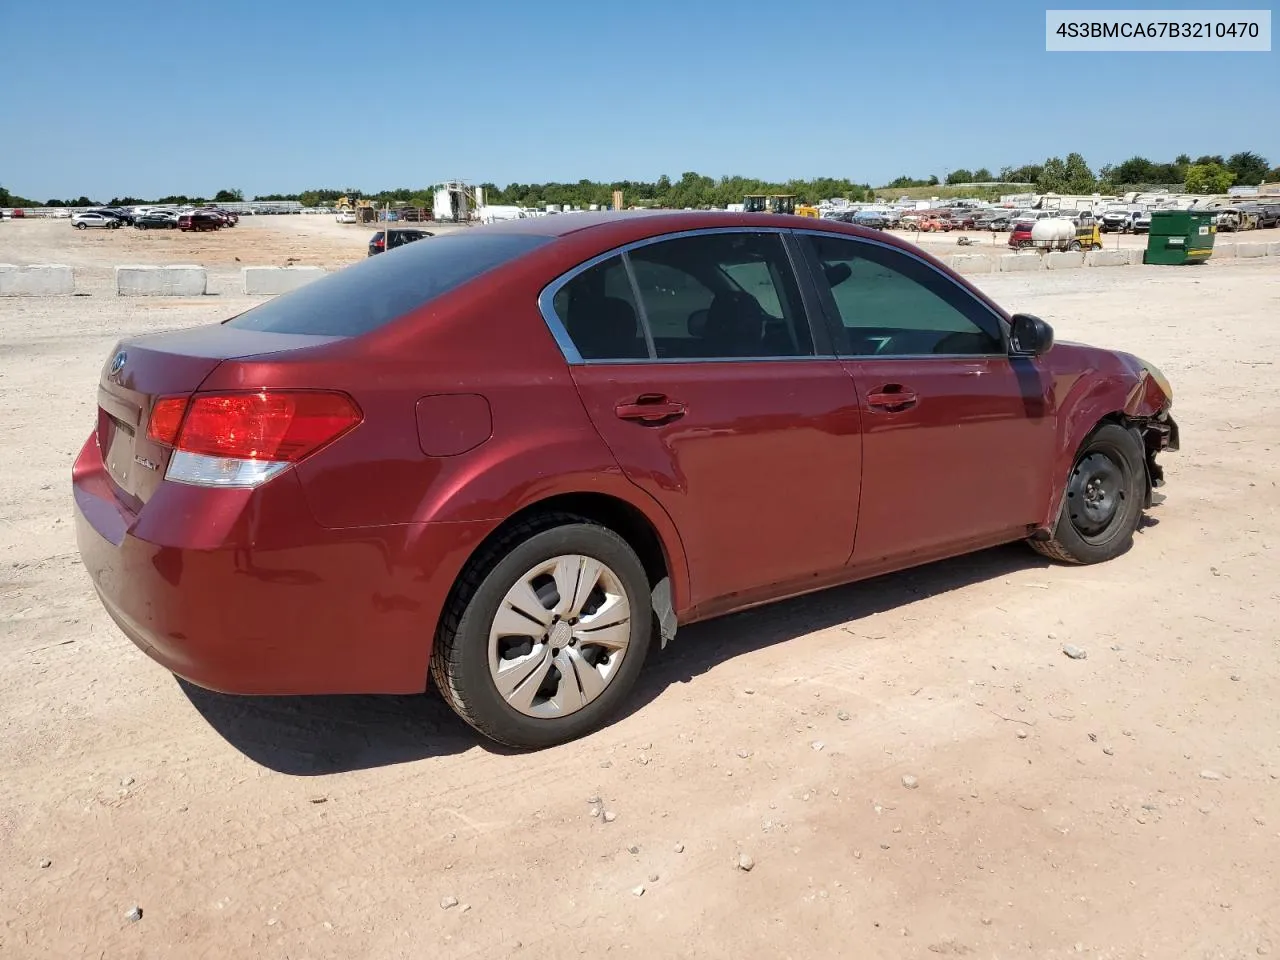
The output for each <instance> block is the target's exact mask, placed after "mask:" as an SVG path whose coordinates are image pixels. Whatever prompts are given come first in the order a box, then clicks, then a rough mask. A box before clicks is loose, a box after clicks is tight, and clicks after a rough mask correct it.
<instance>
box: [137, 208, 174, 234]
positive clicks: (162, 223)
mask: <svg viewBox="0 0 1280 960" xmlns="http://www.w3.org/2000/svg"><path fill="white" fill-rule="evenodd" d="M133 225H134V226H135V227H137V228H138V229H139V230H175V229H177V226H178V215H177V214H174V213H166V212H164V211H162V210H152V211H151V212H150V213H144V214H142V215H141V216H138V217H135V218H134V221H133Z"/></svg>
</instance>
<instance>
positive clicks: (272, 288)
mask: <svg viewBox="0 0 1280 960" xmlns="http://www.w3.org/2000/svg"><path fill="white" fill-rule="evenodd" d="M240 274H241V277H242V279H243V283H244V292H245V293H246V294H249V295H251V296H268V297H273V296H276V295H277V294H281V293H288V292H289V291H290V290H297V289H298V288H299V287H303V286H306V285H307V284H308V283H311V282H312V281H313V280H319V279H320V278H321V277H323V276H324V275H325V271H324V269H322V268H321V267H244V268H242V269H241V271H240Z"/></svg>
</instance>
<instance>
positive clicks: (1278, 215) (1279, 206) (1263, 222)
mask: <svg viewBox="0 0 1280 960" xmlns="http://www.w3.org/2000/svg"><path fill="white" fill-rule="evenodd" d="M1247 209H1248V210H1249V211H1250V212H1252V213H1256V214H1257V215H1258V227H1259V228H1260V229H1264V230H1269V229H1271V228H1273V227H1280V203H1252V204H1249V205H1248V207H1247Z"/></svg>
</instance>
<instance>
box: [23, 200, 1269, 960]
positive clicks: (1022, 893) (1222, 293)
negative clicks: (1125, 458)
mask: <svg viewBox="0 0 1280 960" xmlns="http://www.w3.org/2000/svg"><path fill="white" fill-rule="evenodd" d="M325 219H327V218H322V217H316V218H312V217H292V218H262V221H263V222H260V223H252V225H247V224H244V223H243V222H242V226H240V227H237V228H236V230H234V231H231V232H229V233H226V234H219V235H215V236H211V237H193V238H182V237H174V236H172V235H141V236H135V235H134V234H133V233H131V232H126V231H121V232H120V233H118V234H115V235H112V234H89V235H87V236H81V235H77V234H75V233H74V232H73V231H72V230H71V229H70V228H69V227H65V224H63V225H57V226H61V227H65V229H64V230H62V232H60V233H53V232H50V233H49V234H48V237H51V238H53V239H52V240H43V241H41V243H43V244H44V246H43V247H41V244H38V243H36V242H35V241H34V240H32V239H31V238H34V237H37V236H43V235H44V234H43V231H44V230H45V229H46V228H48V227H49V225H47V224H39V225H35V226H36V227H37V229H34V230H32V229H30V228H31V226H32V225H29V224H24V225H20V226H21V229H20V230H17V229H15V230H10V227H11V226H12V225H11V224H9V223H6V224H4V225H3V227H2V228H0V262H13V261H15V260H16V261H22V260H24V259H27V260H33V259H34V260H48V259H56V260H59V261H61V262H72V263H76V264H77V265H82V264H83V265H84V266H86V268H89V269H92V270H95V271H99V272H100V275H101V277H100V278H105V277H108V276H109V267H110V266H111V265H113V264H114V263H117V262H128V260H132V259H141V258H142V256H143V254H142V253H140V252H139V251H140V250H142V249H143V247H144V245H153V246H146V247H145V249H146V250H147V251H151V250H152V249H155V250H160V249H161V248H162V247H163V248H164V252H163V254H162V255H161V256H159V257H158V258H157V259H158V260H159V261H160V262H183V261H187V262H190V261H192V260H195V261H197V262H205V263H207V265H209V266H210V267H215V268H216V269H218V270H226V271H233V270H234V267H235V260H234V258H235V257H237V256H238V257H240V258H241V259H242V261H243V262H246V263H249V262H258V263H261V262H282V261H283V260H284V258H285V257H288V256H300V257H304V261H303V262H315V263H320V264H322V265H326V266H329V265H338V264H340V263H342V262H346V261H348V260H351V259H358V258H359V257H360V256H362V255H363V245H364V243H365V241H366V234H367V231H366V230H365V229H364V228H359V229H357V230H356V231H354V232H349V231H340V230H339V229H338V228H337V226H336V225H333V224H331V223H323V222H321V221H323V220H325ZM271 221H275V222H271ZM250 238H252V239H250ZM19 241H21V242H19ZM183 242H188V243H189V244H190V246H189V248H188V251H187V252H188V253H189V255H188V256H182V257H178V256H175V255H173V254H172V253H171V250H172V249H173V248H172V247H171V246H170V245H171V244H180V243H183ZM50 244H52V245H53V247H54V248H56V249H46V248H48V247H49V245H50ZM242 244H243V245H242ZM33 250H36V251H37V252H36V253H34V254H33V253H32V251H33ZM121 251H127V253H128V257H127V258H126V259H117V254H118V253H119V252H121ZM230 275H231V274H230V272H228V273H227V274H226V276H228V277H229V276H230ZM977 279H978V281H979V282H980V283H981V284H982V286H984V287H985V288H987V289H988V290H990V291H991V292H992V293H993V294H994V295H996V296H997V297H998V298H999V299H1000V300H1001V301H1002V302H1004V303H1005V304H1006V305H1008V306H1010V307H1013V308H1017V309H1025V310H1030V311H1033V312H1037V313H1039V314H1040V315H1042V316H1044V317H1045V318H1046V319H1048V320H1049V321H1050V322H1051V323H1053V324H1054V326H1055V328H1056V330H1057V332H1058V335H1059V337H1060V338H1062V339H1083V340H1088V341H1091V342H1094V343H1097V344H1100V345H1104V346H1110V347H1117V348H1123V349H1127V350H1131V351H1134V352H1136V353H1138V354H1140V355H1142V356H1145V357H1146V358H1148V359H1150V360H1151V361H1153V362H1155V363H1157V364H1158V365H1159V366H1161V367H1162V368H1163V370H1164V371H1165V373H1166V374H1168V376H1169V377H1170V378H1171V380H1172V381H1173V383H1174V386H1175V392H1176V402H1175V406H1174V410H1175V414H1176V415H1177V417H1178V419H1179V422H1180V425H1181V428H1182V442H1183V450H1182V452H1180V453H1176V454H1169V455H1166V456H1165V458H1164V463H1165V465H1166V469H1167V476H1168V485H1167V487H1166V488H1165V489H1164V493H1165V494H1166V499H1164V501H1163V502H1162V503H1160V504H1159V505H1158V506H1157V507H1155V508H1154V509H1152V510H1151V511H1150V513H1149V519H1148V521H1147V523H1146V525H1145V527H1144V528H1143V530H1142V532H1141V534H1140V535H1139V536H1138V538H1137V542H1136V545H1135V546H1134V548H1133V550H1132V551H1131V552H1129V553H1128V554H1127V555H1126V556H1124V557H1122V558H1120V559H1119V560H1117V561H1115V562H1113V563H1111V564H1108V565H1106V566H1103V567H1089V568H1067V567H1062V566H1056V565H1051V564H1049V563H1048V562H1046V561H1044V560H1043V559H1041V558H1039V557H1037V556H1036V555H1035V554H1033V553H1032V552H1031V551H1029V550H1027V549H1025V548H1023V547H1022V546H1020V545H1015V546H1010V547H1007V548H1002V549H998V550H992V551H988V552H985V553H982V554H978V555H975V556H971V557H967V558H963V559H958V560H954V561H949V562H945V563H940V564H935V565H932V566H929V567H926V568H922V569H918V570H915V571H911V572H908V573H903V574H899V575H895V576H890V577H885V578H881V579H880V580H877V581H875V582H871V583H865V584H861V585H854V586H851V587H847V588H843V589H838V590H833V591H829V592H826V593H822V594H818V595H815V596H811V597H808V598H805V599H801V600H797V601H793V602H789V603H785V604H781V605H777V606H774V607H770V608H765V609H761V610H758V611H754V612H751V613H747V614H741V615H737V616H734V617H730V618H726V619H723V620H720V621H715V622H711V623H707V624H703V625H699V626H695V627H691V628H688V629H686V630H682V631H681V632H680V635H679V637H678V638H677V640H676V641H675V642H674V643H673V644H672V645H671V646H670V647H669V648H668V649H667V651H665V652H664V653H661V654H658V655H655V656H654V657H653V659H652V660H651V661H650V663H649V665H648V667H647V670H646V673H645V676H644V677H643V678H642V682H641V685H640V687H639V689H638V691H637V694H636V695H635V697H634V698H633V701H632V703H631V705H630V710H629V712H628V713H627V714H626V715H625V716H624V717H623V718H621V719H620V720H619V721H618V722H617V723H616V724H615V725H613V726H611V727H609V728H608V729H606V730H605V731H603V732H601V733H599V734H597V735H595V736H592V737H590V738H588V739H585V740H583V741H580V742H577V743H574V744H571V745H568V746H565V747H561V748H557V749H553V750H549V751H545V752H542V753H537V754H531V755H523V754H511V753H507V752H503V751H498V750H495V749H492V748H491V747H489V746H488V745H487V744H485V743H482V742H479V741H478V740H477V738H476V737H475V736H474V735H473V734H472V733H471V732H470V730H469V729H468V728H467V727H465V726H464V725H463V724H462V723H461V722H459V721H458V720H456V719H455V718H454V717H453V716H452V714H450V713H449V711H448V710H447V709H446V708H445V707H444V706H443V704H442V703H440V702H439V701H438V700H437V699H436V697H435V696H434V695H429V696H425V697H405V698H376V697H350V698H315V699H270V698H268V699H262V698H255V699H238V698H233V697H226V696H221V695H216V694H212V693H208V692H204V691H201V690H199V689H195V688H193V687H190V686H187V685H184V684H181V683H178V682H176V681H175V680H174V679H173V678H172V677H171V676H170V675H169V674H167V673H166V672H165V671H164V670H162V669H161V668H159V667H158V666H156V665H155V664H154V663H152V662H151V661H149V660H148V659H147V658H146V657H144V656H143V655H142V654H141V653H140V652H139V651H138V650H136V649H135V648H134V647H133V645H132V644H130V643H129V642H128V641H127V640H126V639H125V638H124V637H123V636H122V635H121V634H120V633H119V632H118V631H117V630H116V629H115V627H114V626H113V625H112V624H111V623H110V621H109V620H108V618H107V617H106V615H105V614H104V613H103V612H102V610H101V608H100V606H99V604H98V602H97V600H96V599H95V597H94V595H93V591H92V588H91V586H90V584H89V582H88V579H87V577H86V576H85V574H84V572H83V570H82V568H81V566H80V565H79V563H78V560H77V556H76V550H75V544H74V540H73V536H72V531H71V520H70V517H71V510H72V507H71V498H70V491H69V470H70V465H71V461H72V458H73V456H74V454H75V452H76V451H77V450H78V448H79V446H80V444H81V442H82V441H83V439H84V437H85V436H87V435H88V433H89V431H90V429H91V425H92V422H93V418H94V414H93V410H94V402H95V382H96V377H97V374H98V370H99V368H100V365H101V363H102V362H103V360H104V359H105V357H106V356H107V352H108V351H109V350H110V348H111V346H112V345H113V343H114V342H115V340H116V339H117V338H118V337H121V336H125V335H130V334H136V333H141V332H146V331H155V330H163V329H171V328H174V327H179V326H187V325H190V324H193V323H199V322H206V321H213V320H216V319H220V318H222V317H224V316H226V315H228V314H229V313H230V312H233V311H237V310H240V309H243V308H244V307H245V306H247V305H248V304H250V303H251V302H252V301H250V300H248V299H247V298H244V297H241V296H239V295H238V294H236V293H235V292H234V290H233V289H232V288H231V287H230V285H229V281H228V285H227V286H226V287H224V288H222V292H221V295H219V296H210V297H205V298H202V299H200V300H198V301H168V300H153V299H137V300H124V299H119V298H116V297H115V296H114V295H110V294H108V293H105V292H97V290H96V288H95V290H94V292H92V293H91V295H89V296H83V297H75V298H58V299H52V298H51V299H45V300H19V299H10V300H6V301H0V355H3V358H4V361H5V362H4V363H3V364H0V403H2V407H0V409H3V411H4V415H3V417H0V444H2V445H3V446H2V449H3V452H4V456H3V457H0V553H2V554H3V556H2V558H0V770H3V771H4V775H3V777H0V957H4V958H6V960H9V958H15V960H16V958H24V960H25V958H92V960H117V958H142V957H146V958H170V957H182V958H193V960H194V958H209V960H213V958H218V960H223V958H228V957H263V958H276V957H288V958H292V960H300V958H319V957H334V958H364V957H370V958H410V957H413V958H418V957H427V956H448V957H463V958H485V960H488V958H495V957H517V958H518V957H539V958H560V957H576V956H579V955H586V954H589V955H592V956H605V955H609V956H623V957H625V956H634V957H690V958H694V957H696V958H699V960H704V958H719V957H734V958H740V957H762V958H770V960H785V958H796V960H801V958H805V960H808V958H814V957H859V958H872V957H875V958H909V957H931V956H938V955H941V956H972V957H990V958H1009V957H1027V958H1056V957H1067V956H1071V957H1076V956H1087V957H1097V958H1137V957H1151V958H1179V957H1188V958H1192V957H1194V958H1207V957H1223V958H1243V957H1256V956H1257V955H1259V954H1262V953H1265V952H1268V951H1270V952H1272V953H1277V952H1280V865H1278V862H1277V856H1276V853H1277V850H1280V843H1278V841H1280V736H1278V735H1280V657H1278V656H1277V655H1278V653H1280V649H1278V646H1277V641H1278V640H1280V632H1278V631H1277V628H1276V622H1277V619H1278V618H1280V586H1278V585H1280V560H1278V559H1277V558H1278V557H1280V554H1278V553H1277V544H1278V543H1280V491H1278V490H1277V487H1276V483H1277V478H1278V477H1280V470H1278V467H1280V381H1278V380H1277V367H1278V366H1280V260H1277V259H1275V258H1267V259H1264V260H1254V261H1226V262H1221V263H1213V262H1211V263H1209V264H1208V265H1205V266H1203V267H1192V268H1159V267H1131V268H1114V269H1106V270H1103V269H1097V270H1075V271H1066V272H1061V273H1057V272H1054V273H1036V274H1006V275H990V276H983V277H979V278H977ZM96 282H97V281H95V283H96ZM992 495H993V496H998V495H999V476H998V474H997V475H995V476H993V487H992ZM1064 643H1072V644H1077V645H1079V646H1081V647H1083V648H1084V649H1085V650H1086V651H1087V652H1088V658H1087V659H1083V660H1074V659H1068V658H1067V657H1065V656H1064V655H1063V653H1062V647H1063V644H1064ZM905 776H910V777H914V778H916V780H915V781H913V782H915V783H917V784H918V785H917V786H915V787H914V788H908V787H907V786H904V781H903V778H904V777H905ZM606 814H612V816H606ZM744 854H745V855H747V856H749V857H750V858H751V860H752V861H753V863H754V867H753V869H751V870H750V871H749V872H747V871H743V870H741V869H739V866H738V858H739V856H740V855H744ZM446 898H456V901H457V904H456V905H453V906H448V907H444V906H442V902H443V903H445V904H449V903H451V902H452V901H451V900H449V899H446ZM134 906H138V907H140V908H141V910H142V916H141V919H138V920H136V921H131V920H130V919H128V918H127V917H126V912H127V911H129V910H130V909H131V908H132V907H134Z"/></svg>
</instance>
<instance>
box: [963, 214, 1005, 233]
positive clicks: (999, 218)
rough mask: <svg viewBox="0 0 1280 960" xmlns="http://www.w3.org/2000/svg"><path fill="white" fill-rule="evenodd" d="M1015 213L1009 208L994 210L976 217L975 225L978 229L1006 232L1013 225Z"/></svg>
mask: <svg viewBox="0 0 1280 960" xmlns="http://www.w3.org/2000/svg"><path fill="white" fill-rule="evenodd" d="M1013 219H1014V217H1013V213H1012V211H1009V210H992V211H991V212H990V213H985V214H983V215H982V216H980V217H977V218H975V220H974V224H973V225H974V227H975V228H976V229H978V230H993V231H997V232H1004V231H1005V230H1008V229H1009V228H1010V227H1011V226H1012V225H1013Z"/></svg>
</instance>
